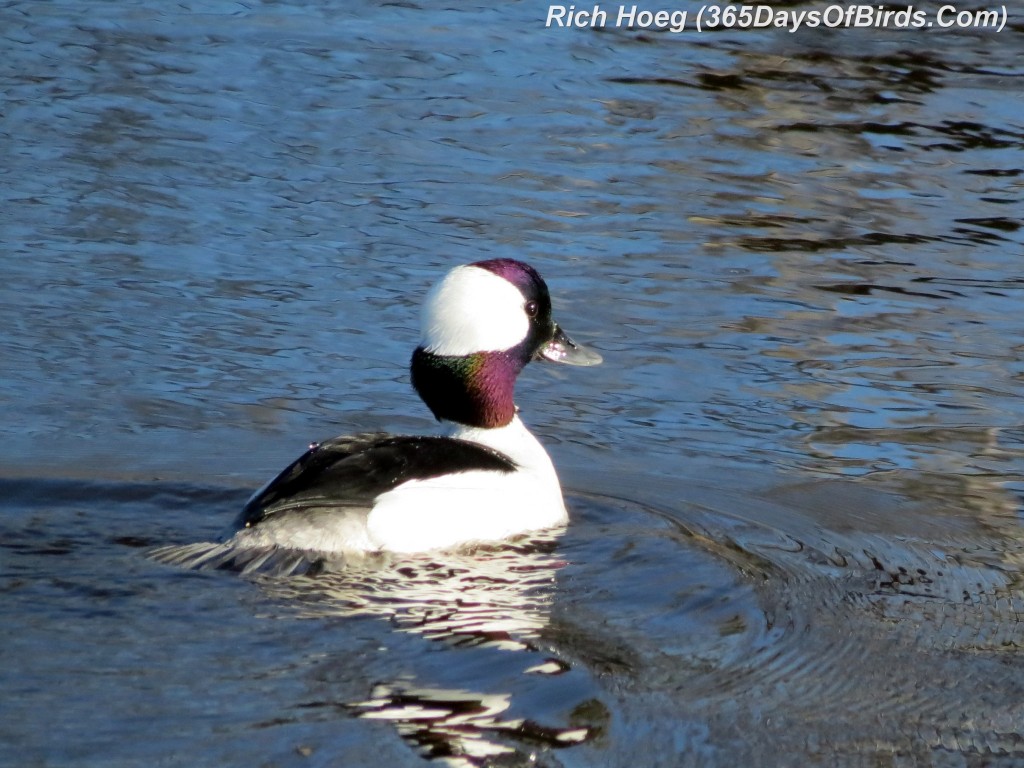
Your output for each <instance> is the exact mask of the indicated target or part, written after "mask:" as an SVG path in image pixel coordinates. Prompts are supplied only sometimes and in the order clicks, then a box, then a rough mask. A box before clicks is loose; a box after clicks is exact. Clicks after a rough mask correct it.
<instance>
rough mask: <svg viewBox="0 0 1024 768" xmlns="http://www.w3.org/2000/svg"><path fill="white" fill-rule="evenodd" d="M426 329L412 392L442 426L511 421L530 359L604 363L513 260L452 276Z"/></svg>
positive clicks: (438, 293) (428, 313) (537, 279)
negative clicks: (567, 330) (559, 320)
mask: <svg viewBox="0 0 1024 768" xmlns="http://www.w3.org/2000/svg"><path fill="white" fill-rule="evenodd" d="M422 330H423V341H422V343H421V345H420V346H419V347H418V348H417V349H416V351H415V352H414V353H413V358H412V381H413V386H414V387H415V388H416V391H417V392H418V393H419V395H420V397H421V398H423V401H424V402H425V403H426V404H427V406H428V407H429V408H430V410H431V411H432V412H433V413H434V416H436V417H437V418H438V419H439V420H445V421H454V422H458V423H460V424H468V425H471V426H479V427H500V426H504V425H505V424H508V423H509V422H510V421H512V419H513V418H514V416H515V403H514V401H513V394H514V389H515V380H516V377H517V376H518V375H519V372H520V371H522V369H523V368H524V367H525V366H526V364H527V363H529V362H530V361H531V360H536V359H545V360H551V361H553V362H561V363H569V364H574V365H596V364H597V363H599V362H601V357H600V355H597V354H596V353H594V352H591V351H589V350H587V349H585V348H584V347H581V346H580V345H578V344H575V343H574V342H573V341H572V340H571V339H569V337H568V336H566V335H565V334H564V333H563V332H562V331H561V329H560V328H559V327H558V326H557V325H556V324H555V323H554V321H553V320H552V319H551V296H550V294H549V293H548V288H547V285H545V283H544V280H543V279H542V278H541V276H540V275H539V274H538V273H537V271H536V270H535V269H534V268H533V267H531V266H530V265H529V264H524V263H523V262H521V261H516V260H514V259H491V260H488V261H480V262H477V263H475V264H469V265H465V266H461V267H456V268H455V269H453V270H452V271H451V272H449V273H448V274H447V275H446V276H445V277H444V278H443V279H442V280H441V281H440V282H439V283H438V284H437V285H435V286H434V288H433V289H431V291H430V293H429V294H428V295H427V299H426V301H425V303H424V307H423V328H422Z"/></svg>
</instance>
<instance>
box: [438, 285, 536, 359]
mask: <svg viewBox="0 0 1024 768" xmlns="http://www.w3.org/2000/svg"><path fill="white" fill-rule="evenodd" d="M524 303H525V299H524V298H523V295H522V294H521V293H520V292H519V289H518V288H516V287H515V286H514V285H512V283H510V282H508V280H505V279H504V278H502V277H498V276H497V275H496V274H494V273H493V272H489V271H488V270H486V269H483V268H481V267H474V266H469V265H466V266H461V267H456V268H455V269H453V270H452V271H451V272H449V273H448V274H447V275H445V277H444V278H443V279H442V280H441V282H439V283H438V284H437V285H435V286H434V287H433V288H431V289H430V293H428V294H427V298H426V301H425V302H424V303H423V321H422V332H423V346H424V348H426V350H427V351H428V352H433V353H434V354H436V355H446V356H457V357H462V356H464V355H470V354H473V353H474V352H496V351H499V350H503V349H509V348H511V347H514V346H515V345H516V344H518V343H519V342H521V341H522V340H523V339H525V338H526V334H527V332H528V331H529V330H530V321H529V318H527V316H526V312H525V311H524V310H523V304H524Z"/></svg>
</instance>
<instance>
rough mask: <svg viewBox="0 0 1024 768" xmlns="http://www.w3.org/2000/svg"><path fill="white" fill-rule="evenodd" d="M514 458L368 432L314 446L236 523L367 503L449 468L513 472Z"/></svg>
mask: <svg viewBox="0 0 1024 768" xmlns="http://www.w3.org/2000/svg"><path fill="white" fill-rule="evenodd" d="M515 469H516V465H515V463H514V462H513V461H512V460H511V459H510V458H508V457H507V456H505V455H504V454H503V453H500V452H498V451H495V450H493V449H491V448H487V447H485V446H482V445H479V444H477V443H471V442H469V441H467V440H459V439H456V438H451V437H430V436H411V435H387V434H384V433H370V434H361V435H352V436H345V437H336V438H334V439H333V440H328V441H326V442H323V443H319V444H315V445H313V446H312V447H311V448H310V449H309V450H308V451H306V453H304V454H303V455H302V456H300V457H299V458H298V459H296V460H295V461H294V462H292V463H291V464H290V465H289V466H287V467H286V468H285V469H284V471H282V472H281V474H279V475H278V476H277V477H276V478H274V479H273V480H271V481H270V483H268V484H267V485H266V486H265V487H264V488H262V489H261V490H259V491H257V492H256V494H255V495H254V496H253V497H252V498H251V499H250V500H249V502H248V503H247V504H246V505H245V507H244V508H243V509H242V513H241V515H239V517H238V520H237V521H236V526H237V527H238V528H250V527H252V526H254V525H258V524H259V523H261V522H263V521H264V520H266V519H267V518H269V517H272V516H277V515H281V514H285V513H287V512H289V511H292V510H307V509H310V508H324V507H371V506H372V505H373V501H374V499H376V498H377V497H378V496H380V495H381V494H382V493H385V492H387V491H390V490H392V489H394V488H396V487H398V486H399V485H401V484H402V483H405V482H408V481H410V480H426V479H428V478H431V477H438V476H440V475H446V474H449V473H453V472H468V471H473V470H490V471H494V472H512V471H514V470H515Z"/></svg>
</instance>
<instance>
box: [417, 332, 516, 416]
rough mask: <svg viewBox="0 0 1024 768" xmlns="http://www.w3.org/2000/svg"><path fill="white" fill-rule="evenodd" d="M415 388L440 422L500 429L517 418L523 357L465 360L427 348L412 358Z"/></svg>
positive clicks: (495, 354)
mask: <svg viewBox="0 0 1024 768" xmlns="http://www.w3.org/2000/svg"><path fill="white" fill-rule="evenodd" d="M411 368H412V385H413V387H415V389H416V392H417V393H418V394H419V396H420V398H422V400H423V402H424V403H426V404H427V407H428V408H430V410H431V412H432V413H433V414H434V416H435V417H436V418H437V419H438V420H440V421H451V422H455V423H457V424H462V425H465V426H467V427H478V428H483V429H495V428H497V427H504V426H506V425H508V424H511V423H512V420H513V419H514V418H515V415H516V406H515V398H514V395H515V385H516V376H518V375H519V372H520V371H521V370H522V368H523V362H522V360H521V358H520V357H519V356H518V355H513V354H509V353H507V352H476V353H474V354H471V355H465V356H461V357H455V356H447V355H436V354H434V353H433V352H428V351H427V350H425V349H424V348H423V347H419V348H417V350H416V351H415V352H413V355H412V366H411Z"/></svg>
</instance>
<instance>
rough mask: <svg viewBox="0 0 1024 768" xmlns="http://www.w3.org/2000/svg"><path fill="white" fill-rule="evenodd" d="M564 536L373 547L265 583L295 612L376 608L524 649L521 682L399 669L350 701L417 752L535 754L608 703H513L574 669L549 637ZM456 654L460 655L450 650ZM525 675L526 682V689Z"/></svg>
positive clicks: (442, 632) (464, 637)
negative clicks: (420, 675)
mask: <svg viewBox="0 0 1024 768" xmlns="http://www.w3.org/2000/svg"><path fill="white" fill-rule="evenodd" d="M557 537H558V532H557V531H556V532H551V533H550V534H548V535H546V536H538V537H533V538H530V539H529V540H527V541H522V542H519V543H515V544H511V545H507V546H494V547H481V548H477V549H473V550H472V551H460V552H447V553H433V554H430V555H403V556H400V557H399V556H391V555H386V554H380V555H371V556H366V557H363V558H360V559H359V560H358V561H356V560H352V561H348V562H345V563H344V564H340V565H338V566H337V567H336V568H333V569H332V568H331V567H330V565H329V564H322V568H323V570H318V572H317V573H316V574H315V575H312V576H293V577H291V578H281V577H280V576H270V577H262V578H259V579H258V583H259V584H260V586H261V588H262V589H263V590H264V591H265V592H266V593H267V594H268V595H270V596H272V597H273V598H275V600H277V601H279V603H280V605H281V607H282V608H283V610H285V611H286V612H288V613H289V614H292V615H298V616H301V617H304V618H307V619H312V618H324V617H357V616H372V617H376V618H379V619H384V620H386V621H388V622H390V624H391V625H392V626H393V627H394V628H395V629H396V630H398V631H401V632H408V633H412V634H416V635H420V636H422V637H424V638H426V639H428V640H433V641H436V642H440V643H443V644H444V645H445V646H447V647H449V648H451V649H453V650H454V649H461V650H462V651H463V652H464V651H465V650H466V649H471V648H472V649H476V652H477V653H500V654H504V653H519V654H522V663H521V664H519V665H518V667H519V669H520V671H519V673H518V674H519V676H531V677H536V678H538V680H537V682H533V683H531V682H529V680H528V679H527V678H523V680H520V681H517V684H516V691H515V692H513V690H506V691H501V690H498V691H493V690H469V689H466V688H449V687H438V686H437V685H436V684H435V685H431V684H430V682H429V681H423V680H417V679H415V678H399V679H395V680H391V681H387V682H382V681H378V682H377V683H375V684H374V686H373V689H372V691H371V692H370V694H369V698H367V699H365V700H358V701H352V702H348V703H347V707H348V708H349V709H350V710H351V711H352V712H353V713H355V714H356V716H358V717H361V718H366V719H371V720H381V721H386V722H389V723H391V724H392V725H394V727H395V728H396V730H397V732H398V733H399V734H400V735H401V736H402V738H403V739H405V740H407V741H408V742H409V743H410V744H412V745H414V746H415V747H416V749H417V751H418V752H419V753H420V754H422V755H423V756H425V757H430V758H444V761H445V764H447V765H451V766H469V765H479V764H480V762H479V761H481V760H484V761H486V760H488V759H490V758H496V757H499V756H501V757H502V758H503V759H506V758H509V757H510V756H515V757H516V758H517V759H523V760H527V761H531V762H532V761H535V760H536V756H537V752H538V749H540V748H541V747H543V748H547V749H550V748H561V747H567V746H572V745H574V744H578V743H581V742H583V741H585V740H586V739H587V738H588V737H589V736H590V733H591V731H592V729H593V728H594V727H595V726H593V725H592V721H593V717H592V716H591V717H584V716H583V715H582V714H581V713H583V712H586V711H587V710H588V709H590V710H592V709H593V708H594V707H595V706H598V707H600V705H599V703H598V702H595V701H593V700H587V699H583V700H580V701H576V702H571V701H569V702H567V701H564V700H562V701H559V705H558V707H557V708H556V709H560V710H565V711H568V713H569V714H568V716H567V722H566V723H565V724H562V725H558V724H554V723H548V722H541V721H539V720H538V719H537V718H543V717H544V710H545V709H546V708H545V707H533V708H532V710H530V716H529V717H526V716H515V715H513V714H510V710H512V707H513V703H514V702H513V699H514V697H515V696H520V697H521V696H522V695H529V696H531V697H536V696H538V695H544V694H543V690H544V685H543V676H548V675H563V674H566V673H568V672H569V671H570V670H571V666H570V664H569V663H568V662H566V661H564V660H561V659H559V658H557V657H556V656H555V655H553V652H552V651H550V650H547V649H546V648H545V644H544V643H543V642H542V641H541V638H542V635H543V634H544V630H545V629H546V628H547V627H548V624H549V621H550V610H551V604H552V601H553V600H554V596H555V589H556V586H555V577H556V574H557V571H558V569H560V568H562V567H563V566H564V565H565V562H564V561H563V560H560V559H559V558H558V557H557V555H556V553H555V548H556V543H557V540H558V538H557ZM452 663H453V664H460V663H464V662H460V661H459V659H458V658H454V659H453V661H452ZM486 679H487V676H486V675H485V676H484V680H481V682H484V681H485V680H486ZM488 682H491V683H493V681H488ZM524 685H525V688H526V690H527V693H526V694H523V693H522V691H521V690H520V689H522V688H523V687H524ZM538 692H539V693H538ZM549 698H555V699H564V694H556V693H554V692H552V693H551V694H550V695H549ZM518 709H520V710H522V709H523V708H522V707H519V708H518ZM553 711H554V710H553ZM583 723H587V724H586V725H583Z"/></svg>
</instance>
